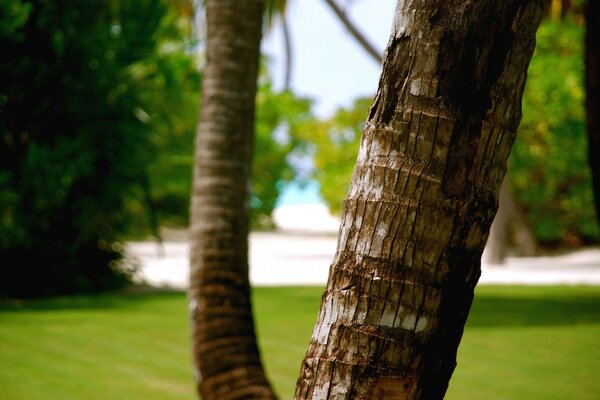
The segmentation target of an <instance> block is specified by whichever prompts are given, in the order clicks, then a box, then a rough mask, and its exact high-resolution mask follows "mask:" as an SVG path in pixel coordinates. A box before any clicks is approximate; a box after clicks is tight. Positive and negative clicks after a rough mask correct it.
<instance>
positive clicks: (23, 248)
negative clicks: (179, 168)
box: [0, 0, 178, 296]
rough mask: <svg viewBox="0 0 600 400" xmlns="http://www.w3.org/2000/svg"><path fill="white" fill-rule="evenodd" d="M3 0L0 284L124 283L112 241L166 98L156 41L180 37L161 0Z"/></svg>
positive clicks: (23, 292) (39, 291)
mask: <svg viewBox="0 0 600 400" xmlns="http://www.w3.org/2000/svg"><path fill="white" fill-rule="evenodd" d="M0 8H2V10H3V13H2V14H1V15H2V17H0V33H1V35H0V44H1V47H2V49H3V51H2V53H1V54H0V76H2V79H1V81H0V154H1V157H0V218H1V224H0V251H1V252H2V260H3V262H2V268H3V279H2V280H1V281H0V282H1V283H0V294H2V295H12V296H34V295H48V294H56V293H73V292H77V291H88V290H99V289H106V288H111V287H117V286H119V285H122V284H124V283H125V282H127V281H128V278H129V275H130V273H131V272H132V269H131V268H132V267H131V264H126V263H124V261H123V259H122V256H123V249H122V248H121V247H120V246H119V244H118V240H119V238H121V237H122V234H123V232H124V231H125V230H126V227H127V225H128V223H129V222H130V219H129V212H128V207H129V206H128V202H129V201H130V200H131V199H135V198H140V195H139V193H145V192H147V188H144V185H143V184H142V183H143V182H144V181H147V179H146V178H147V176H146V166H147V165H148V163H149V162H151V161H152V159H153V157H154V149H155V147H154V145H155V143H154V140H153V135H154V134H155V128H156V125H155V119H160V118H159V117H157V118H155V117H156V115H155V112H159V113H160V112H161V110H162V108H163V107H165V106H168V104H167V103H166V102H161V101H160V98H159V96H156V93H157V90H159V89H161V88H160V86H159V85H158V86H157V83H158V82H160V81H161V80H164V79H167V75H168V73H165V71H164V69H163V68H165V66H161V65H160V59H162V57H163V54H164V52H165V49H166V48H167V47H168V46H166V44H165V42H161V41H160V40H159V39H161V38H162V35H163V34H166V32H170V37H171V38H174V37H176V36H177V35H178V34H177V31H178V30H177V29H176V28H174V27H173V26H172V24H171V22H172V20H169V19H168V17H167V16H168V14H169V9H168V6H167V2H166V1H153V0H126V1H117V0H90V1H86V2H77V4H76V5H75V3H74V2H72V3H70V2H48V1H41V0H35V1H28V2H21V1H16V0H15V1H6V0H2V2H1V3H0ZM7 10H8V11H7ZM5 11H6V13H5ZM167 36H169V35H167ZM163 45H164V46H163ZM174 107H175V105H174V104H173V105H170V106H169V108H171V109H172V108H174ZM140 182H142V183H140Z"/></svg>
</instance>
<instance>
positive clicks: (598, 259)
mask: <svg viewBox="0 0 600 400" xmlns="http://www.w3.org/2000/svg"><path fill="white" fill-rule="evenodd" d="M274 217H275V220H276V222H277V223H278V226H280V230H279V231H276V232H253V233H251V235H250V282H251V283H252V284H253V285H262V286H265V285H270V286H273V285H325V283H326V281H327V274H328V271H329V265H330V263H331V261H332V260H333V255H334V253H335V250H336V243H337V238H336V233H337V228H338V225H339V220H337V219H336V218H333V217H331V216H330V215H329V214H328V213H327V210H326V209H325V208H324V207H323V206H318V205H308V206H305V205H303V206H287V207H281V208H280V209H278V210H277V212H276V213H275V215H274ZM186 235H187V234H186V233H185V232H181V231H175V232H166V234H165V239H166V241H165V243H164V245H163V248H162V249H161V248H160V247H159V246H158V245H157V244H156V243H154V242H151V241H147V242H132V243H128V244H127V248H128V250H129V251H130V254H131V255H132V256H134V257H136V258H138V259H139V261H140V263H141V267H142V268H141V270H140V273H139V274H138V277H137V279H138V280H139V281H145V282H147V283H148V284H151V285H154V286H167V287H173V288H177V289H183V288H185V287H186V286H187V282H188V244H187V241H186ZM161 253H162V254H161ZM479 283H480V284H527V285H550V284H569V285H575V284H588V285H600V248H596V249H585V250H581V251H577V252H574V253H571V254H566V255H560V256H552V257H550V256H546V257H531V258H516V257H509V258H508V259H507V261H506V263H505V264H504V265H501V266H495V265H494V266H493V265H488V264H485V263H484V264H483V265H482V275H481V279H480V281H479Z"/></svg>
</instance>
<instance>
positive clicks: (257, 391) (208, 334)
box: [189, 0, 275, 400]
mask: <svg viewBox="0 0 600 400" xmlns="http://www.w3.org/2000/svg"><path fill="white" fill-rule="evenodd" d="M262 14H263V1H262V0H207V1H206V20H207V50H206V51H207V52H206V54H207V55H206V57H207V59H206V66H205V68H204V75H203V80H202V110H201V114H200V123H199V125H198V131H197V138H196V148H195V165H194V182H193V189H192V203H191V226H190V244H191V249H190V268H191V273H190V288H189V312H190V320H191V330H192V346H193V356H194V365H195V375H196V381H197V387H198V391H199V393H200V395H201V397H202V399H204V400H210V399H218V400H224V399H256V398H263V399H272V398H275V396H274V394H273V392H272V390H271V388H270V386H269V383H268V381H267V379H266V377H265V374H264V372H263V368H262V365H261V360H260V355H259V350H258V347H257V344H256V340H255V333H254V322H253V318H252V307H251V304H250V285H249V280H248V230H249V206H248V197H249V193H248V188H249V178H250V166H251V159H252V144H253V135H254V113H255V94H256V79H257V71H258V59H259V47H260V40H261V27H262Z"/></svg>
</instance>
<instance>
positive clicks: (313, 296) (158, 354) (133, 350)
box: [0, 286, 600, 400]
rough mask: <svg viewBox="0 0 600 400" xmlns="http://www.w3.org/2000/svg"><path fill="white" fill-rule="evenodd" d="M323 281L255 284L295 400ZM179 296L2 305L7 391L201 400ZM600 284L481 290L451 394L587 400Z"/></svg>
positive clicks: (15, 397) (268, 348) (64, 397)
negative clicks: (314, 284)
mask: <svg viewBox="0 0 600 400" xmlns="http://www.w3.org/2000/svg"><path fill="white" fill-rule="evenodd" d="M322 291H323V288H321V287H286V288H256V289H255V290H254V296H253V297H254V308H255V315H256V320H257V326H258V336H259V341H260V345H261V348H262V354H263V359H264V361H265V364H266V368H267V370H268V373H269V376H270V378H271V380H272V382H273V384H274V385H275V388H276V390H277V391H278V392H279V394H280V395H281V398H283V399H289V398H292V393H293V390H294V387H295V382H296V379H297V377H298V373H299V370H300V362H301V360H302V357H303V356H304V353H305V352H306V349H307V345H308V340H309V338H310V335H311V333H312V327H313V325H314V322H315V319H316V315H317V311H318V307H319V299H320V296H321V294H322ZM186 310H187V307H186V298H185V294H183V293H146V294H144V293H137V294H136V293H129V294H112V295H102V296H87V297H82V296H79V297H72V298H58V299H52V300H38V301H28V302H13V303H2V304H0V366H1V367H2V373H1V374H0V397H2V398H6V399H11V400H34V399H35V400H37V399H44V400H54V399H57V400H58V399H60V400H71V399H86V400H95V399H98V400H100V399H102V400H105V399H112V398H126V399H128V400H137V399H140V400H141V399H144V400H151V399H157V400H158V399H160V400H171V399H173V400H175V399H189V400H191V399H194V398H195V397H194V396H195V393H194V384H193V378H192V376H191V371H192V369H191V358H190V351H189V348H190V344H189V328H188V323H187V311H186ZM598 335H600V288H598V287H586V286H578V287H577V286H574V287H572V286H556V287H522V286H521V287H519V286H514V287H510V286H480V287H478V288H477V290H476V297H475V302H474V305H473V308H472V310H471V313H470V315H469V320H468V322H467V326H466V328H465V334H464V337H463V340H462V343H461V345H460V348H459V354H458V368H457V370H456V372H455V373H454V376H453V378H452V380H451V382H450V389H449V392H448V395H447V396H446V398H447V399H461V400H468V399H492V400H493V399H498V400H506V399H512V400H529V399H545V400H553V399H555V400H571V399H578V400H586V399H589V400H592V399H597V398H598V393H599V392H600V381H599V380H598V379H596V377H597V371H598V370H599V369H600V347H599V346H598V345H597V338H598Z"/></svg>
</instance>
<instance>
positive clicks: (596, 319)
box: [467, 288, 600, 327]
mask: <svg viewBox="0 0 600 400" xmlns="http://www.w3.org/2000/svg"><path fill="white" fill-rule="evenodd" d="M533 290H534V295H532V296H528V295H526V294H525V295H523V294H521V295H518V296H514V295H510V294H508V295H506V296H503V295H501V294H497V293H494V294H490V293H485V292H483V293H481V294H479V293H478V294H476V296H475V300H474V302H473V306H472V308H471V312H470V314H469V319H468V321H467V327H501V326H507V327H524V326H531V327H533V326H560V325H585V324H600V288H590V289H589V290H585V291H569V289H566V290H565V292H564V293H562V292H561V293H556V291H548V292H544V291H543V290H541V289H540V288H536V289H533ZM507 293H510V292H507Z"/></svg>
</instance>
